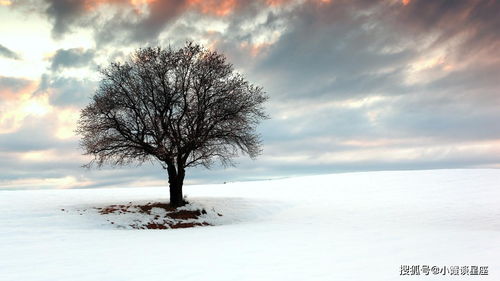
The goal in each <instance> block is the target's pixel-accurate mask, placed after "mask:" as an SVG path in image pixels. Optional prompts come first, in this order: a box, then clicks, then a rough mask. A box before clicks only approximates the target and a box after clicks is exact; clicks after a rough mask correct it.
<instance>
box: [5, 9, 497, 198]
mask: <svg viewBox="0 0 500 281" xmlns="http://www.w3.org/2000/svg"><path fill="white" fill-rule="evenodd" d="M499 14H500V1H496V0H492V1H491V0H436V1H424V0H402V1H399V0H352V1H347V0H256V1H238V0H220V1H216V0H205V1H203V0H168V1H160V0H81V1H76V0H43V1H41V0H23V1H22V0H20V1H16V0H0V18H1V19H2V20H1V22H0V34H1V36H0V171H1V173H0V189H31V188H96V187H107V186H162V185H167V174H166V171H165V170H163V169H162V168H161V166H160V165H159V164H156V163H145V164H143V165H142V166H136V165H132V166H127V167H103V168H101V169H90V170H89V169H85V168H82V167H81V166H82V165H84V164H86V163H87V162H88V161H89V160H90V158H89V157H88V156H83V155H82V152H83V150H82V149H81V148H80V147H79V136H77V135H76V134H75V133H74V130H75V128H76V123H77V120H78V118H79V114H80V110H81V109H82V108H83V107H84V106H85V105H87V104H88V103H89V102H90V98H91V97H92V95H93V94H94V91H95V89H96V87H97V86H98V84H99V79H100V76H99V74H98V69H99V67H105V66H106V65H108V64H109V63H110V62H112V61H115V60H120V59H124V58H126V57H127V55H128V54H130V53H131V52H133V50H135V49H137V48H139V47H145V46H158V45H159V46H164V47H166V46H173V47H180V46H182V45H183V44H184V43H185V42H186V41H194V42H198V43H201V44H203V45H204V46H206V47H207V48H209V49H211V50H216V51H218V52H221V53H223V54H225V55H226V56H227V57H228V60H229V61H230V62H231V63H233V64H234V67H235V69H236V70H237V71H239V72H240V73H242V74H243V75H245V77H246V78H247V79H248V80H249V81H250V82H252V83H254V84H256V85H260V86H262V87H263V88H264V90H265V91H266V92H267V94H268V95H269V97H270V100H269V102H268V103H267V105H266V109H267V112H268V113H269V115H270V117H271V118H270V119H269V120H266V121H264V122H262V123H261V125H260V126H259V127H258V132H259V133H260V134H261V136H262V140H263V153H262V155H261V156H259V157H258V158H257V159H256V160H251V159H247V158H245V157H241V158H238V159H236V162H237V163H238V165H237V166H236V167H228V168H223V167H220V166H215V167H213V168H211V169H210V170H206V169H202V168H194V169H191V170H188V171H187V176H186V183H187V184H197V183H222V182H229V181H243V180H257V179H272V178H281V177H289V176H298V175H314V174H326V173H338V172H349V171H376V170H401V169H448V168H500V110H499V108H500V84H499V79H500V17H499V16H498V15H499Z"/></svg>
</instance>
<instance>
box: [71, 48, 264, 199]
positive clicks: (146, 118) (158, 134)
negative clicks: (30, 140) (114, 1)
mask: <svg viewBox="0 0 500 281" xmlns="http://www.w3.org/2000/svg"><path fill="white" fill-rule="evenodd" d="M101 74H102V80H101V81H100V85H99V88H98V89H97V91H96V93H95V95H94V96H93V98H92V101H91V103H90V104H89V105H88V106H86V107H85V108H84V109H83V110H82V112H81V116H80V120H79V124H78V129H77V132H78V133H79V134H80V135H81V136H82V140H81V146H82V147H83V149H84V151H85V154H88V155H92V156H94V158H93V160H92V161H91V162H90V163H88V164H87V166H89V167H90V166H93V165H96V166H98V167H100V166H102V165H104V164H110V165H126V164H130V163H134V162H135V163H139V164H140V163H143V162H144V161H148V160H157V161H159V162H160V163H161V165H162V166H163V167H164V168H165V169H167V170H168V174H169V182H170V191H171V193H170V195H171V203H172V204H173V205H182V204H183V203H184V201H183V199H182V183H183V180H184V175H185V172H184V169H185V168H187V167H192V166H197V165H203V166H205V167H210V166H211V165H212V164H213V163H214V162H215V161H219V162H221V163H222V164H224V165H230V164H233V161H232V160H233V159H234V158H235V157H236V156H238V155H239V154H240V153H243V154H246V155H248V156H250V157H251V158H255V157H256V156H257V155H258V154H259V153H260V152H261V140H260V137H259V135H258V134H257V133H256V127H257V125H258V124H259V122H260V121H261V120H263V119H265V118H267V115H266V113H265V111H264V108H263V105H264V103H265V101H266V100H267V99H268V96H267V95H266V94H265V92H264V91H263V89H262V88H261V87H258V86H255V85H253V84H251V83H249V82H248V81H247V80H246V79H245V78H244V77H243V76H242V75H241V74H239V73H238V72H236V71H235V70H234V67H233V66H232V65H231V64H230V63H228V62H227V59H226V57H225V56H224V55H222V54H220V53H218V52H216V51H210V50H207V49H205V48H204V47H202V46H201V45H198V44H194V43H192V42H188V43H186V45H184V46H183V47H182V48H179V49H173V48H172V47H168V48H166V49H164V48H161V47H148V48H141V49H138V50H137V51H136V52H135V53H134V54H132V55H131V56H130V57H128V59H126V60H125V61H123V62H113V63H111V64H110V65H109V66H108V67H106V68H103V69H102V70H101ZM172 189H180V196H181V198H180V199H179V198H172ZM179 200H180V201H179Z"/></svg>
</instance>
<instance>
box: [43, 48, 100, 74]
mask: <svg viewBox="0 0 500 281" xmlns="http://www.w3.org/2000/svg"><path fill="white" fill-rule="evenodd" d="M94 56H95V51H94V50H85V49H83V48H73V49H59V50H57V51H56V53H55V55H54V56H53V57H52V64H51V69H52V70H59V69H62V68H71V67H82V66H87V65H88V64H89V63H91V62H92V59H93V58H94Z"/></svg>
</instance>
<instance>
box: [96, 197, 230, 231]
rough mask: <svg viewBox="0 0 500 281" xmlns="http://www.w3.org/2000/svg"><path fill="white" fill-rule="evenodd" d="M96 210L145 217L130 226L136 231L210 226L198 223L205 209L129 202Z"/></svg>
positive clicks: (205, 223)
mask: <svg viewBox="0 0 500 281" xmlns="http://www.w3.org/2000/svg"><path fill="white" fill-rule="evenodd" d="M96 209H97V210H98V212H99V214H101V215H111V214H112V215H120V214H143V215H145V218H147V219H145V220H144V221H139V220H134V222H133V223H131V224H129V225H128V226H130V227H131V228H134V229H176V228H188V227H195V226H208V225H210V224H209V223H207V222H200V221H197V220H198V219H199V218H200V216H201V215H204V214H206V213H207V212H206V211H205V210H203V209H201V210H185V209H176V208H174V207H172V206H170V205H169V204H165V203H147V204H145V205H133V204H132V202H129V203H128V204H124V205H109V206H106V207H102V208H96ZM218 215H220V214H218ZM220 216H221V215H220ZM108 221H109V220H108ZM110 223H111V224H115V223H114V222H113V221H111V222H110Z"/></svg>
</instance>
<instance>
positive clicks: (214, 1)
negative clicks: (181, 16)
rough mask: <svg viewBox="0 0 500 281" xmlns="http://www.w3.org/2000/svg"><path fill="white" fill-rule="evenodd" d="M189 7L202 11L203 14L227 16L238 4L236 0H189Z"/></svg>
mask: <svg viewBox="0 0 500 281" xmlns="http://www.w3.org/2000/svg"><path fill="white" fill-rule="evenodd" d="M187 4H188V6H189V7H191V8H194V9H196V10H198V11H200V12H201V13H203V14H209V15H215V16H220V17H223V16H227V15H229V14H230V13H232V12H233V11H234V9H235V8H236V6H237V1H236V0H222V1H218V0H188V1H187Z"/></svg>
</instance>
